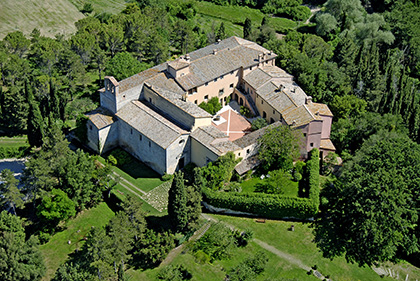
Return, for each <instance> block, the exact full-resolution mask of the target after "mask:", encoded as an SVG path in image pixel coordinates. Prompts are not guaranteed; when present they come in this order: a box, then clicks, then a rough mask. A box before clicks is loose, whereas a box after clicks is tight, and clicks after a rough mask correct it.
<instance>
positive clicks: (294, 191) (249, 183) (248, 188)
mask: <svg viewBox="0 0 420 281" xmlns="http://www.w3.org/2000/svg"><path fill="white" fill-rule="evenodd" d="M264 181H265V179H264V180H262V179H260V178H258V177H253V178H251V179H249V180H246V181H243V182H241V187H242V192H247V193H252V192H255V188H256V185H258V184H259V183H263V182H264ZM283 191H284V193H283V194H282V195H285V196H293V197H297V196H298V191H299V183H298V182H295V181H292V180H290V185H288V186H286V188H283Z"/></svg>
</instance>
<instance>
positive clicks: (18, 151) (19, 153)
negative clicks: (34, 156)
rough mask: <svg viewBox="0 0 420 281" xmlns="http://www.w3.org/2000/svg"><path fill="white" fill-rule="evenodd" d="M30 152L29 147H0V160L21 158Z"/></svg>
mask: <svg viewBox="0 0 420 281" xmlns="http://www.w3.org/2000/svg"><path fill="white" fill-rule="evenodd" d="M29 152H30V147H29V145H27V144H25V145H23V146H0V159H4V158H22V157H24V156H26V155H28V154H29Z"/></svg>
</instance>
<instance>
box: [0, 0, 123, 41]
mask: <svg viewBox="0 0 420 281" xmlns="http://www.w3.org/2000/svg"><path fill="white" fill-rule="evenodd" d="M82 2H84V3H91V4H92V6H93V8H94V13H102V12H108V13H118V12H120V11H121V10H122V9H123V8H124V7H125V0H110V1H106V0H91V1H89V0H87V1H79V0H43V1H34V0H1V1H0V39H3V38H4V37H5V36H6V35H7V34H8V33H9V32H13V31H22V32H23V33H24V34H25V35H29V34H30V33H31V31H32V30H33V29H34V28H38V29H39V30H40V31H41V34H42V35H45V36H50V37H54V36H55V35H57V34H64V35H66V36H68V35H70V34H72V33H74V32H75V31H76V27H75V26H74V23H75V22H76V21H78V20H80V19H82V18H83V17H84V15H83V14H82V13H81V12H79V10H78V8H81V7H82V6H83V4H82Z"/></svg>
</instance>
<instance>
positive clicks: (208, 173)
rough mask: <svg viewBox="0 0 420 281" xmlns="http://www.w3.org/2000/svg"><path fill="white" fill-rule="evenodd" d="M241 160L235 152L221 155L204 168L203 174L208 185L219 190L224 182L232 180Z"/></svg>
mask: <svg viewBox="0 0 420 281" xmlns="http://www.w3.org/2000/svg"><path fill="white" fill-rule="evenodd" d="M240 161H241V159H236V156H235V154H234V153H233V152H228V153H226V154H225V155H222V156H220V157H219V158H217V160H216V161H215V162H214V163H212V162H210V163H209V164H208V165H207V166H206V167H203V168H202V175H203V177H204V178H205V182H206V186H207V187H208V188H210V189H213V190H219V189H220V188H222V187H223V185H224V184H226V183H228V182H230V179H231V178H232V176H233V171H234V169H235V166H236V165H237V164H238V163H239V162H240Z"/></svg>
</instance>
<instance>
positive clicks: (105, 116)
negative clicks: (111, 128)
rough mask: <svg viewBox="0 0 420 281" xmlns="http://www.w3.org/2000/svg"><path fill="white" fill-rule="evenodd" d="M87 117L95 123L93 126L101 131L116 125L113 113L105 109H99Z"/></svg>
mask: <svg viewBox="0 0 420 281" xmlns="http://www.w3.org/2000/svg"><path fill="white" fill-rule="evenodd" d="M86 115H87V116H88V117H89V120H90V121H91V122H92V123H93V125H95V127H96V128H98V129H99V130H100V129H102V128H105V127H106V126H108V125H111V124H112V123H114V118H113V114H112V112H110V111H109V110H107V109H106V108H103V107H99V108H97V109H95V110H94V111H91V112H89V113H87V114H86Z"/></svg>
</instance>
